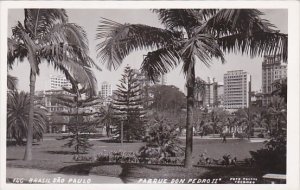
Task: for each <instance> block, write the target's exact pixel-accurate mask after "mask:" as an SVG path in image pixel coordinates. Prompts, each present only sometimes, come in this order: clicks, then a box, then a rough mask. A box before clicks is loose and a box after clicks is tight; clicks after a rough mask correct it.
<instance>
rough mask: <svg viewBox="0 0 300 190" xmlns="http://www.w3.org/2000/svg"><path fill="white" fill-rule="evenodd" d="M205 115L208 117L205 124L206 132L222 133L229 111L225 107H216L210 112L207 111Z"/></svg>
mask: <svg viewBox="0 0 300 190" xmlns="http://www.w3.org/2000/svg"><path fill="white" fill-rule="evenodd" d="M205 116H206V118H207V119H206V120H205V124H204V126H203V128H204V131H205V133H206V134H208V133H213V134H221V133H222V132H223V126H224V125H225V123H226V118H227V116H228V113H227V112H226V111H225V110H223V109H219V108H218V109H217V108H214V109H213V110H211V111H210V112H207V113H205Z"/></svg>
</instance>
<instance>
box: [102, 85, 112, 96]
mask: <svg viewBox="0 0 300 190" xmlns="http://www.w3.org/2000/svg"><path fill="white" fill-rule="evenodd" d="M100 95H101V96H102V97H103V98H107V97H109V96H111V95H112V88H111V84H109V83H108V82H107V81H104V82H102V83H101V91H100Z"/></svg>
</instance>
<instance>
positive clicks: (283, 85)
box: [272, 78, 287, 103]
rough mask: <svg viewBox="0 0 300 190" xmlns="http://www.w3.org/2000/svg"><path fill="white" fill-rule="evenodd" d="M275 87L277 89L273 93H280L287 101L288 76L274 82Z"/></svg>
mask: <svg viewBox="0 0 300 190" xmlns="http://www.w3.org/2000/svg"><path fill="white" fill-rule="evenodd" d="M272 85H273V86H274V87H275V90H274V91H273V92H272V95H278V96H280V97H282V98H283V99H284V102H285V103H287V78H283V79H278V80H276V81H274V82H273V84H272Z"/></svg>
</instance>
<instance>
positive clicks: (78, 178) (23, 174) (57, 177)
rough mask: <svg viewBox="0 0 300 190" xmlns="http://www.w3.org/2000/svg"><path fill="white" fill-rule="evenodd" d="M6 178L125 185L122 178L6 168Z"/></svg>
mask: <svg viewBox="0 0 300 190" xmlns="http://www.w3.org/2000/svg"><path fill="white" fill-rule="evenodd" d="M6 178H7V179H9V181H10V182H13V183H22V181H23V183H55V184H60V183H64V184H97V183H111V184H116V183H123V181H122V180H121V179H120V178H117V177H108V176H98V175H66V174H60V173H56V172H54V171H47V170H38V169H27V168H11V167H8V168H6Z"/></svg>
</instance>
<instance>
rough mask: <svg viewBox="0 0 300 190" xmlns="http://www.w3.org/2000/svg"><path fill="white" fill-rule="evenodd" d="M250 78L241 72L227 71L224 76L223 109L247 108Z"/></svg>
mask: <svg viewBox="0 0 300 190" xmlns="http://www.w3.org/2000/svg"><path fill="white" fill-rule="evenodd" d="M250 92H251V76H250V74H248V73H247V72H245V71H243V70H235V71H228V72H227V73H226V74H224V107H225V109H240V108H246V107H249V104H250Z"/></svg>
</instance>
